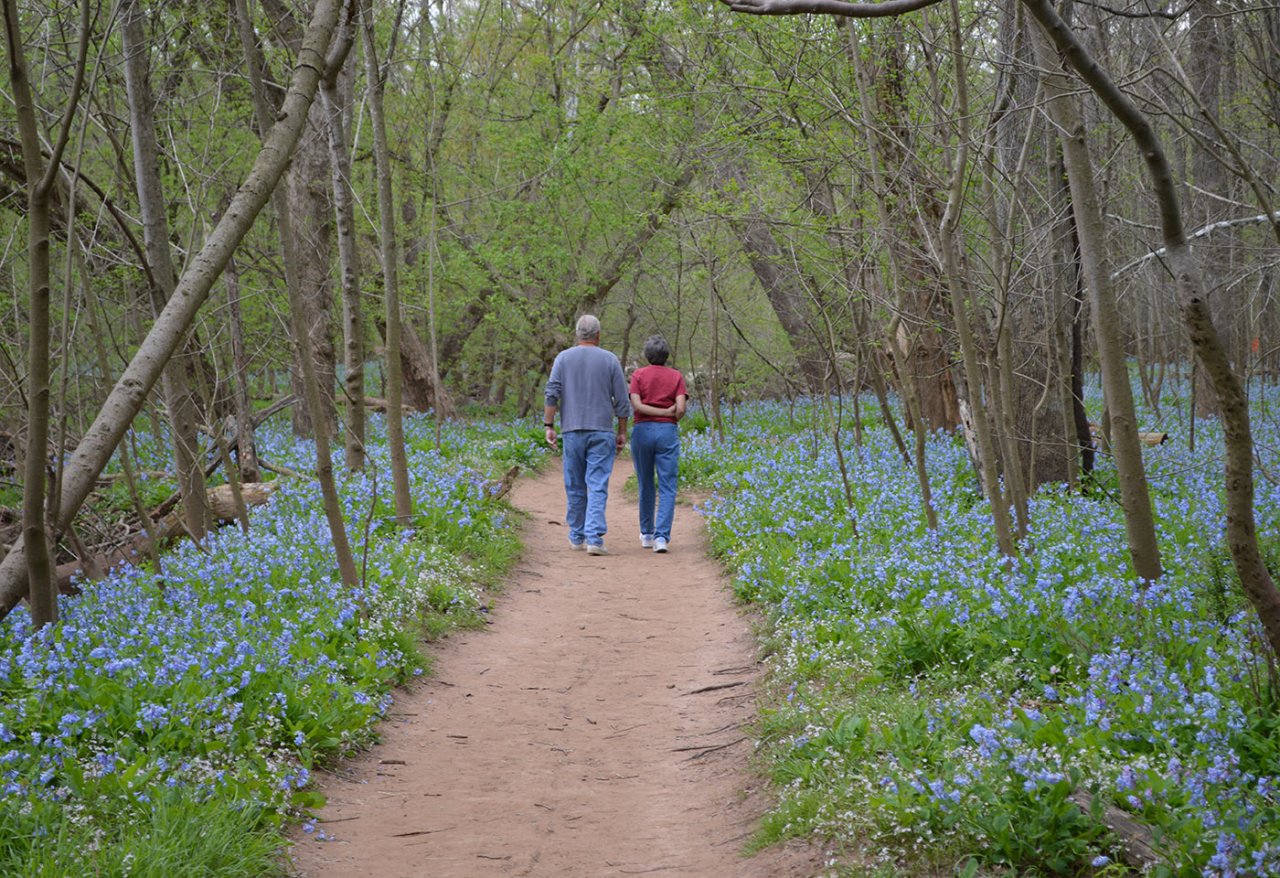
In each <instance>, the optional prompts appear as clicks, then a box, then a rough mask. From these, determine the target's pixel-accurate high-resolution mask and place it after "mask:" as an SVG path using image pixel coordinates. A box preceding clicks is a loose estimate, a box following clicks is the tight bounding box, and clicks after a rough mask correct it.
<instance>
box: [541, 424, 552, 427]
mask: <svg viewBox="0 0 1280 878" xmlns="http://www.w3.org/2000/svg"><path fill="white" fill-rule="evenodd" d="M542 426H544V427H554V426H555V424H543V425H542Z"/></svg>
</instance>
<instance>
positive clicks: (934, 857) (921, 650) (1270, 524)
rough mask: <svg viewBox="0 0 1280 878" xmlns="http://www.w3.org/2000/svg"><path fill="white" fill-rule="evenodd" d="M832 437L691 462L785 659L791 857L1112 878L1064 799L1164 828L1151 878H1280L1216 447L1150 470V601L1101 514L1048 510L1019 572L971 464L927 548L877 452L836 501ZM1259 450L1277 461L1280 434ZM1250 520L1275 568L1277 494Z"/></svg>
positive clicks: (715, 451) (861, 462)
mask: <svg viewBox="0 0 1280 878" xmlns="http://www.w3.org/2000/svg"><path fill="white" fill-rule="evenodd" d="M1183 390H1185V388H1183ZM1271 392H1273V391H1271ZM1170 408H1174V407H1173V406H1170ZM866 410H867V409H866V407H865V406H864V411H866ZM1146 417H1148V418H1151V415H1150V414H1149V413H1148V414H1147V415H1146ZM821 418H822V414H821V412H820V411H814V410H808V409H804V408H803V407H802V408H801V409H800V410H798V411H797V412H793V411H792V410H790V409H789V408H787V407H784V406H783V405H780V404H769V403H757V404H750V405H745V406H740V407H739V408H738V409H737V411H735V412H734V416H733V418H732V423H733V424H734V425H735V426H734V430H733V431H732V435H731V436H729V437H728V438H727V440H726V442H725V443H724V444H719V443H717V442H716V441H715V440H714V438H713V437H711V436H710V435H705V434H704V435H692V436H686V437H685V440H684V447H683V450H682V464H683V462H684V458H688V459H690V461H691V466H693V467H694V468H696V469H699V470H705V471H713V472H715V473H717V474H718V475H717V476H716V479H715V482H714V484H715V494H714V496H713V497H712V498H711V499H710V500H709V501H707V502H706V503H704V504H703V506H702V510H703V512H704V514H705V515H706V516H707V518H708V520H709V522H710V526H711V528H712V534H713V542H714V545H715V546H716V548H717V551H718V552H719V553H720V554H721V555H722V557H724V558H725V559H726V561H728V563H729V564H730V565H731V566H732V568H733V570H734V572H735V587H736V589H737V591H738V593H739V594H740V595H742V596H743V597H744V598H746V599H748V600H750V601H754V602H757V603H758V604H759V605H761V606H762V607H763V608H765V609H766V611H767V612H768V614H769V616H770V619H771V622H772V625H773V629H774V632H775V634H776V637H775V638H774V641H775V644H776V647H775V651H774V654H773V657H772V662H773V667H774V671H775V674H776V679H777V681H778V685H779V687H780V689H781V690H782V691H783V692H784V693H785V696H784V697H780V698H779V699H778V702H779V703H778V704H777V705H776V706H775V707H772V708H770V710H769V712H768V713H767V715H766V717H765V726H764V727H765V729H766V730H767V731H768V732H769V734H770V737H769V739H768V740H767V741H766V742H765V743H766V744H767V745H768V749H769V752H770V753H771V757H772V760H773V764H774V766H775V771H776V774H777V776H778V778H779V779H780V780H781V781H782V782H784V784H785V789H786V802H785V803H784V804H783V805H782V806H781V807H780V809H779V811H778V813H777V815H775V818H774V823H775V830H776V831H777V832H778V833H779V834H791V833H795V834H799V833H810V832H816V833H820V834H827V835H830V836H833V837H837V838H842V839H845V840H847V841H850V842H851V843H855V842H856V841H857V840H858V839H860V838H861V839H865V837H866V836H867V835H868V834H870V835H871V836H872V837H874V838H875V839H877V841H878V843H879V850H880V851H881V852H882V853H881V854H880V856H883V857H884V858H886V859H888V860H890V861H894V860H896V859H898V858H902V857H915V858H919V859H922V860H926V861H930V860H931V861H935V862H943V861H945V862H955V861H956V860H955V858H956V857H957V856H974V857H976V858H977V859H978V860H980V861H982V862H986V863H990V864H1006V865H1010V866H1013V867H1015V868H1018V869H1023V868H1030V869H1034V870H1041V871H1047V872H1049V873H1051V874H1076V873H1077V872H1078V871H1079V870H1081V869H1084V868H1088V867H1089V866H1090V864H1092V867H1093V868H1102V867H1105V866H1107V864H1108V863H1111V864H1112V866H1111V868H1119V867H1118V866H1115V865H1114V860H1115V859H1116V850H1115V849H1114V844H1115V840H1114V839H1113V838H1111V837H1110V836H1109V835H1108V833H1107V831H1106V829H1105V827H1104V826H1103V825H1102V821H1101V820H1100V819H1099V814H1098V813H1094V814H1089V813H1086V811H1083V810H1081V808H1080V807H1078V806H1077V805H1076V804H1074V803H1073V802H1072V801H1070V800H1069V797H1072V796H1073V795H1074V796H1075V798H1076V799H1077V800H1081V799H1082V800H1083V801H1085V802H1087V801H1088V797H1091V796H1092V797H1096V799H1097V802H1098V805H1099V806H1101V805H1102V804H1104V803H1105V804H1107V805H1110V806H1114V807H1118V808H1121V809H1123V810H1124V811H1127V812H1129V813H1130V814H1131V815H1132V816H1133V817H1134V818H1136V819H1138V820H1141V821H1143V822H1145V823H1147V824H1149V825H1150V826H1152V827H1153V828H1155V830H1156V834H1157V838H1158V840H1159V841H1158V847H1159V850H1160V853H1161V856H1162V861H1161V862H1160V863H1159V864H1157V865H1156V867H1155V868H1154V870H1153V874H1160V875H1178V876H1183V875H1187V876H1191V875H1195V876H1201V875H1202V876H1206V878H1228V876H1232V878H1234V876H1267V875H1276V874H1280V807H1278V804H1280V803H1278V798H1277V796H1278V788H1280V733H1278V732H1277V729H1280V719H1277V693H1276V692H1275V689H1274V685H1275V683H1274V680H1272V679H1271V678H1270V677H1269V670H1268V666H1267V662H1266V660H1265V658H1263V655H1264V650H1265V647H1264V646H1263V644H1262V641H1261V640H1260V636H1259V630H1258V625H1257V622H1256V618H1255V616H1254V614H1253V611H1252V609H1251V608H1250V606H1249V605H1248V604H1247V602H1246V601H1245V599H1244V597H1243V594H1242V592H1241V589H1240V586H1239V583H1238V581H1237V580H1236V579H1235V577H1234V573H1233V571H1232V568H1231V563H1230V557H1229V555H1228V554H1227V550H1226V548H1225V545H1224V543H1223V501H1222V496H1221V479H1222V477H1221V472H1222V467H1221V462H1220V454H1221V437H1220V435H1218V434H1217V432H1216V431H1217V424H1216V423H1215V422H1212V421H1204V420H1201V421H1200V422H1198V424H1197V450H1196V452H1194V453H1192V452H1190V451H1188V450H1187V444H1186V441H1185V432H1186V431H1185V427H1184V426H1179V425H1176V424H1175V425H1173V426H1172V427H1169V426H1161V427H1160V429H1170V430H1171V432H1173V431H1177V432H1176V433H1175V439H1174V440H1173V441H1171V442H1169V443H1166V444H1165V445H1163V446H1160V447H1156V448H1150V449H1147V450H1146V452H1145V454H1146V462H1147V465H1148V474H1149V477H1150V479H1151V482H1152V498H1153V503H1154V506H1155V511H1156V515H1157V519H1158V527H1159V536H1160V540H1161V550H1162V552H1163V558H1164V565H1165V570H1166V573H1165V576H1164V577H1163V578H1162V579H1161V580H1160V581H1158V582H1156V583H1152V584H1149V585H1147V586H1145V587H1143V586H1140V585H1139V583H1138V582H1136V581H1135V579H1134V577H1133V576H1132V575H1131V572H1130V563H1129V556H1128V550H1127V544H1126V538H1125V529H1124V524H1123V520H1122V518H1121V514H1120V510H1119V508H1118V504H1117V503H1116V502H1115V501H1114V500H1113V499H1111V497H1110V496H1109V495H1108V493H1107V491H1106V490H1103V489H1095V490H1094V491H1093V492H1092V493H1090V494H1088V495H1078V494H1077V495H1072V494H1069V493H1067V492H1066V491H1065V490H1064V489H1062V488H1061V486H1059V487H1057V488H1053V487H1047V488H1045V489H1043V490H1042V491H1040V492H1039V493H1038V494H1037V495H1036V496H1035V497H1034V498H1033V501H1032V505H1031V513H1030V532H1029V534H1028V536H1027V538H1026V539H1025V541H1024V542H1023V543H1022V545H1021V551H1020V553H1019V555H1018V557H1017V558H1016V559H1013V560H1011V561H1010V560H1007V559H1004V558H1002V557H1001V556H1000V554H999V552H998V550H997V547H996V543H995V539H994V535H993V526H992V522H991V519H990V510H989V507H988V505H987V504H986V502H985V500H983V499H982V498H981V496H980V491H979V488H978V486H977V484H976V481H975V477H974V473H973V468H972V466H971V465H970V463H969V460H968V457H967V454H966V452H965V450H964V448H963V446H962V445H961V444H960V442H959V441H958V440H956V439H954V438H953V437H949V436H946V435H943V434H938V435H935V436H933V437H932V438H931V439H930V441H929V444H928V449H927V462H928V470H929V473H930V476H931V482H932V492H933V498H934V506H935V510H936V512H937V515H938V520H939V527H938V530H937V531H936V532H931V531H930V530H929V529H928V528H927V527H926V525H925V519H924V516H923V514H922V510H921V500H920V497H921V493H920V489H919V486H918V484H917V482H916V479H915V475H914V472H913V470H911V469H909V468H908V467H907V466H906V465H905V464H904V463H903V460H902V457H901V455H900V453H899V452H898V450H897V449H896V447H895V446H894V445H893V443H892V441H891V438H890V434H889V433H888V431H887V430H886V429H883V428H881V427H876V426H871V427H870V428H869V429H868V430H867V431H866V433H865V437H864V443H863V445H862V447H861V448H855V447H853V446H852V443H851V442H850V441H849V437H850V435H851V431H850V430H849V429H848V428H847V426H846V429H845V430H844V431H843V433H842V435H843V437H844V439H845V448H844V453H845V459H846V462H847V465H848V467H849V475H850V478H851V480H852V481H853V483H854V485H855V488H854V497H853V503H852V506H850V505H849V504H848V503H847V502H846V499H845V494H844V489H843V486H842V483H841V479H840V474H839V466H838V461H837V458H836V455H835V451H834V449H833V447H832V446H831V443H830V441H829V439H828V438H826V437H827V435H829V434H824V432H823V431H822V429H821V428H820V426H819V427H817V428H815V425H816V424H820V422H821ZM1255 432H1257V433H1258V434H1259V436H1258V439H1259V442H1258V445H1259V448H1260V449H1268V448H1270V449H1273V448H1275V447H1277V446H1278V443H1277V441H1276V439H1277V437H1276V436H1275V435H1274V434H1275V432H1276V430H1275V425H1274V424H1271V423H1268V422H1267V421H1265V420H1262V421H1260V423H1259V424H1257V425H1256V429H1255ZM1100 465H1101V466H1102V467H1103V468H1104V470H1103V471H1102V472H1100V473H1099V480H1098V481H1099V484H1101V485H1105V483H1106V480H1107V479H1108V478H1114V474H1113V473H1108V472H1106V471H1105V467H1106V466H1107V461H1106V459H1105V458H1100ZM1113 493H1114V492H1113ZM1257 499H1258V518H1259V525H1260V531H1261V533H1262V534H1263V537H1264V540H1270V541H1271V542H1273V543H1275V542H1277V540H1276V524H1277V516H1280V495H1278V493H1277V488H1276V487H1275V486H1273V485H1271V484H1269V483H1267V482H1265V481H1262V480H1260V483H1259V487H1258V497H1257ZM1082 794H1083V798H1082ZM872 856H873V858H874V856H876V855H874V854H873V855H872ZM948 858H950V859H948Z"/></svg>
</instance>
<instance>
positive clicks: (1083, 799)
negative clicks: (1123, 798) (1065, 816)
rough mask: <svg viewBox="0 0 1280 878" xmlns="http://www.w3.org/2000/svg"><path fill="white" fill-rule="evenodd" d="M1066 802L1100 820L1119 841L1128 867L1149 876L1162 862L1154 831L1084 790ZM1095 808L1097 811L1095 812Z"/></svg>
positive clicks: (1122, 856)
mask: <svg viewBox="0 0 1280 878" xmlns="http://www.w3.org/2000/svg"><path fill="white" fill-rule="evenodd" d="M1067 801H1069V802H1071V803H1072V804H1074V805H1076V806H1078V807H1079V808H1080V810H1082V811H1084V812H1085V813H1086V814H1098V815H1100V816H1101V818H1102V823H1103V825H1104V826H1106V827H1107V829H1110V830H1111V831H1112V832H1113V833H1115V836H1116V838H1118V839H1119V840H1120V849H1119V853H1120V859H1122V860H1124V862H1125V864H1126V865H1128V866H1130V867H1132V868H1134V869H1137V870H1138V872H1140V873H1142V874H1146V871H1147V869H1149V868H1150V867H1152V866H1154V865H1156V864H1157V863H1159V862H1160V861H1161V860H1162V859H1163V858H1162V857H1161V856H1160V853H1159V851H1157V850H1156V839H1155V833H1153V832H1152V831H1151V827H1149V826H1147V825H1145V824H1142V823H1139V822H1138V821H1136V820H1134V819H1133V818H1132V817H1130V816H1129V815H1128V814H1127V813H1125V812H1124V811H1121V810H1120V809H1119V808H1117V807H1115V806H1114V805H1112V804H1110V803H1109V802H1107V801H1105V800H1103V799H1102V798H1101V797H1095V796H1094V795H1093V794H1091V793H1088V792H1085V791H1084V790H1076V791H1075V792H1074V793H1072V794H1071V795H1069V796H1067ZM1095 805H1096V806H1097V811H1095V810H1094V807H1095Z"/></svg>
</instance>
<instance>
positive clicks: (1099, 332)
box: [1028, 0, 1161, 581]
mask: <svg viewBox="0 0 1280 878" xmlns="http://www.w3.org/2000/svg"><path fill="white" fill-rule="evenodd" d="M1037 7H1043V8H1046V9H1049V8H1050V7H1048V2H1047V0H1029V2H1028V8H1029V9H1030V10H1031V12H1032V14H1033V15H1035V16H1036V17H1037V19H1040V15H1039V13H1038V9H1037ZM1050 11H1052V10H1051V9H1050ZM1054 17H1055V18H1056V17H1057V16H1056V14H1055V15H1054ZM1040 20H1041V23H1042V24H1043V20H1042V19H1040ZM1063 27H1064V28H1065V25H1063ZM1037 35H1038V36H1039V37H1040V38H1039V39H1037V40H1036V50H1037V55H1038V57H1039V58H1040V66H1041V69H1042V74H1041V75H1042V77H1043V81H1044V87H1045V95H1046V97H1047V98H1048V101H1047V109H1048V112H1049V116H1050V118H1052V119H1053V121H1054V124H1055V125H1056V126H1057V128H1058V132H1059V137H1060V139H1061V141H1062V152H1063V158H1064V161H1065V163H1066V171H1067V181H1068V183H1069V184H1070V188H1071V207H1072V211H1073V212H1074V214H1075V218H1076V230H1077V232H1078V233H1079V235H1080V261H1081V265H1082V267H1083V273H1084V278H1085V282H1086V284H1087V285H1088V287H1089V293H1090V296H1091V299H1092V301H1091V305H1092V307H1093V328H1094V335H1095V336H1096V341H1097V345H1098V358H1099V360H1100V361H1101V364H1102V386H1103V394H1104V396H1105V397H1106V404H1107V411H1108V412H1109V413H1110V416H1111V447H1112V453H1113V454H1114V456H1115V462H1116V472H1117V475H1118V476H1119V479H1120V502H1121V505H1122V506H1123V508H1124V517H1125V529H1126V531H1127V533H1128V537H1129V553H1130V555H1131V557H1132V559H1133V569H1134V572H1135V573H1136V574H1137V575H1138V576H1139V577H1141V578H1142V579H1145V580H1149V581H1150V580H1156V579H1159V578H1160V574H1161V566H1160V546H1159V544H1158V543H1157V541H1156V527H1155V518H1154V516H1153V514H1152V511H1151V495H1150V493H1149V492H1148V489H1147V475H1146V470H1145V468H1144V466H1143V463H1142V445H1141V443H1140V442H1139V441H1138V423H1137V415H1136V414H1135V412H1134V407H1133V389H1132V387H1131V386H1130V384H1129V370H1128V366H1127V363H1126V361H1125V354H1124V343H1123V341H1122V340H1121V337H1120V313H1119V310H1118V308H1117V306H1116V301H1115V297H1114V295H1113V293H1112V289H1111V279H1110V275H1109V273H1108V271H1107V268H1106V229H1105V227H1104V224H1103V217H1102V208H1101V206H1100V205H1099V203H1098V196H1097V192H1096V190H1095V187H1094V181H1093V162H1092V159H1091V158H1090V155H1089V144H1088V135H1087V131H1086V130H1085V125H1084V119H1083V117H1082V115H1081V113H1080V108H1079V98H1078V97H1077V96H1076V95H1075V94H1074V93H1073V92H1072V90H1071V84H1070V82H1069V80H1068V79H1067V77H1066V75H1065V73H1064V72H1063V70H1062V62H1061V60H1060V59H1059V58H1058V57H1057V55H1056V53H1055V51H1054V49H1053V47H1052V46H1051V45H1050V44H1049V43H1048V42H1047V41H1046V39H1045V38H1044V37H1043V34H1042V32H1039V31H1037Z"/></svg>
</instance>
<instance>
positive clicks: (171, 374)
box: [121, 0, 210, 542]
mask: <svg viewBox="0 0 1280 878" xmlns="http://www.w3.org/2000/svg"><path fill="white" fill-rule="evenodd" d="M144 17H145V13H144V12H143V9H142V3H141V2H140V0H126V2H125V4H124V8H123V9H122V10H121V20H122V22H121V43H122V48H123V51H124V81H125V92H126V94H127V96H128V103H129V129H130V134H131V135H132V141H133V171H134V176H135V178H136V180H135V182H136V185H137V189H138V210H139V213H140V214H141V216H142V240H143V246H144V247H145V250H146V255H147V264H148V265H150V266H151V271H150V274H149V280H150V283H149V284H148V287H149V292H150V296H151V307H152V311H153V313H155V314H159V313H160V311H161V310H162V309H163V308H164V304H165V302H167V301H168V300H169V296H170V295H171V294H172V292H173V287H174V284H175V280H174V273H173V257H172V255H171V253H170V252H169V219H168V213H167V205H166V202H165V198H164V187H163V184H162V182H161V180H160V149H159V146H158V144H157V142H156V130H155V116H154V112H153V108H154V106H155V102H154V100H153V99H152V96H151V82H150V78H151V74H150V70H149V65H148V64H147V54H148V52H149V51H150V43H149V42H148V40H147V36H146V32H145V28H144V26H143V25H144ZM183 347H184V348H185V345H184V346H183ZM189 361H192V362H189ZM192 368H198V365H197V364H195V363H194V362H193V358H191V357H189V356H188V355H187V353H186V352H185V351H182V352H180V353H178V354H176V355H175V356H174V357H173V359H172V360H170V362H169V363H168V365H166V366H165V368H164V372H163V374H162V376H161V378H162V380H161V386H162V387H163V391H164V399H165V407H166V408H167V409H168V415H169V425H170V430H171V431H172V433H173V436H172V441H173V462H174V468H175V472H176V474H177V477H178V487H179V490H181V492H182V505H183V509H184V512H185V516H186V521H187V527H189V528H190V529H191V535H192V537H193V538H194V539H195V540H196V541H197V542H199V541H200V540H203V539H204V535H205V532H206V531H207V530H208V528H209V525H210V517H209V515H210V514H209V507H208V500H207V498H206V496H205V485H204V466H203V465H202V464H201V462H200V444H199V442H198V441H197V438H196V405H195V399H194V398H193V396H192V394H191V389H190V387H189V386H188V383H187V375H188V373H189V371H190V370H191V369H192Z"/></svg>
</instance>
